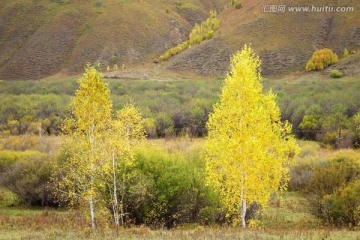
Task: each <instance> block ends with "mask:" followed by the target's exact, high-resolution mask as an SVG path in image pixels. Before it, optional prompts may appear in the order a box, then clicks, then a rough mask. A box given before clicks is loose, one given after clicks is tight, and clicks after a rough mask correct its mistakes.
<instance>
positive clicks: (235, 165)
mask: <svg viewBox="0 0 360 240" xmlns="http://www.w3.org/2000/svg"><path fill="white" fill-rule="evenodd" d="M259 67H260V60H259V58H258V57H257V56H256V55H255V54H254V52H253V50H252V49H251V48H250V47H249V46H247V45H245V46H244V48H243V49H242V50H241V51H240V52H238V53H236V54H235V55H234V56H233V57H232V59H231V73H230V74H229V75H228V76H227V77H226V79H225V85H224V87H223V89H222V94H221V97H220V103H218V104H215V105H214V112H213V113H212V114H211V115H210V117H209V121H208V130H209V136H208V138H207V144H206V151H205V153H206V171H207V178H208V182H209V184H211V185H212V186H214V188H215V189H216V190H217V191H218V192H219V193H220V194H221V198H222V202H223V204H224V206H225V207H226V208H227V209H228V213H229V214H230V215H233V214H235V215H236V216H239V215H240V219H241V224H242V226H243V227H246V222H245V215H246V210H247V209H248V208H249V206H250V204H251V203H254V202H256V203H258V204H260V205H261V206H263V207H265V206H266V204H267V202H268V200H269V198H270V194H271V193H273V192H275V191H277V190H278V189H279V188H280V189H283V188H284V187H285V186H286V182H287V180H288V179H289V166H290V165H291V164H292V159H293V158H294V156H295V155H296V154H297V152H298V147H297V145H296V143H295V140H294V138H293V136H292V135H291V125H290V124H288V123H287V122H285V123H282V122H281V119H280V110H279V108H278V106H277V104H276V100H275V95H274V94H273V93H272V92H271V91H270V92H268V93H266V94H264V93H262V84H261V75H260V71H259ZM238 220H239V219H238V218H237V219H235V220H234V221H235V222H234V223H235V224H236V223H237V221H238Z"/></svg>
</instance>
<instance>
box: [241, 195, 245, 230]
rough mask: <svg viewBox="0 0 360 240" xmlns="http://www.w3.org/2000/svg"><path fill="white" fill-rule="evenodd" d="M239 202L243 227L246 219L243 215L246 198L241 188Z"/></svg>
mask: <svg viewBox="0 0 360 240" xmlns="http://www.w3.org/2000/svg"><path fill="white" fill-rule="evenodd" d="M240 203H241V210H240V214H241V225H242V227H243V228H246V221H245V216H246V199H245V196H244V191H243V190H241V192H240Z"/></svg>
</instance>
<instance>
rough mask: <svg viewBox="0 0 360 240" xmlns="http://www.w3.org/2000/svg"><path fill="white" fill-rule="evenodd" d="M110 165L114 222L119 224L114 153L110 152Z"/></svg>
mask: <svg viewBox="0 0 360 240" xmlns="http://www.w3.org/2000/svg"><path fill="white" fill-rule="evenodd" d="M112 167H113V185H114V203H113V211H114V222H115V225H116V226H119V224H120V223H119V212H118V209H119V207H118V199H117V187H116V167H115V153H114V152H112Z"/></svg>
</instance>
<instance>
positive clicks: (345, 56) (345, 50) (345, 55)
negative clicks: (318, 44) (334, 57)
mask: <svg viewBox="0 0 360 240" xmlns="http://www.w3.org/2000/svg"><path fill="white" fill-rule="evenodd" d="M349 55H350V54H349V50H348V49H347V48H345V49H344V55H343V56H344V58H347V57H348V56H349Z"/></svg>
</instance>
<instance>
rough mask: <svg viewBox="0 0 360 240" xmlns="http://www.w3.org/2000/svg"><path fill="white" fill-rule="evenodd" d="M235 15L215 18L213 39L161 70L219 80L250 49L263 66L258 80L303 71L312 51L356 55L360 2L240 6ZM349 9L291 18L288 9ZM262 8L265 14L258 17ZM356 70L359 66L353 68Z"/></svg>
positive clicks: (280, 1)
mask: <svg viewBox="0 0 360 240" xmlns="http://www.w3.org/2000/svg"><path fill="white" fill-rule="evenodd" d="M241 2H242V5H243V7H242V8H241V9H239V10H236V9H234V8H228V9H226V10H225V11H223V12H222V13H221V14H220V19H221V20H222V25H221V29H220V31H218V33H217V34H216V36H215V38H214V39H211V40H209V41H205V42H203V43H201V44H199V45H198V46H196V47H192V48H191V49H190V50H188V51H185V52H183V53H181V54H179V55H178V56H175V57H174V58H173V59H171V60H170V61H169V62H168V63H166V67H167V68H169V69H172V70H190V71H192V72H195V73H198V74H202V75H215V76H216V75H217V76H221V75H223V74H224V73H225V72H226V70H227V69H228V65H229V56H230V55H231V54H232V53H233V52H235V51H237V50H239V49H240V48H241V46H242V45H243V44H244V43H251V44H252V46H253V48H254V49H255V51H257V52H258V53H259V54H260V56H261V58H262V61H263V65H262V67H263V74H264V75H267V76H274V75H275V76H276V75H283V74H286V73H288V72H292V71H296V70H302V69H303V68H304V66H305V63H306V61H307V60H308V58H309V57H310V56H311V54H312V52H313V51H314V50H315V49H319V48H323V47H327V48H331V49H333V50H335V51H336V53H337V54H338V55H339V56H342V54H343V51H344V48H348V49H349V50H350V51H358V50H360V18H359V9H360V2H359V1H356V0H345V1H335V0H330V1H329V0H327V1H325V0H320V1H313V2H312V3H309V1H304V0H286V1H285V0H268V1H255V0H242V1H241ZM271 5H276V6H278V5H285V6H286V9H285V12H277V13H272V12H268V11H269V7H270V6H271ZM313 5H314V6H320V7H321V6H335V7H343V6H350V7H353V8H354V11H353V12H343V13H334V12H290V11H289V9H288V8H287V7H289V6H300V7H312V6H313ZM263 8H265V11H267V12H263V11H262V10H263ZM358 66H359V65H358Z"/></svg>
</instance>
